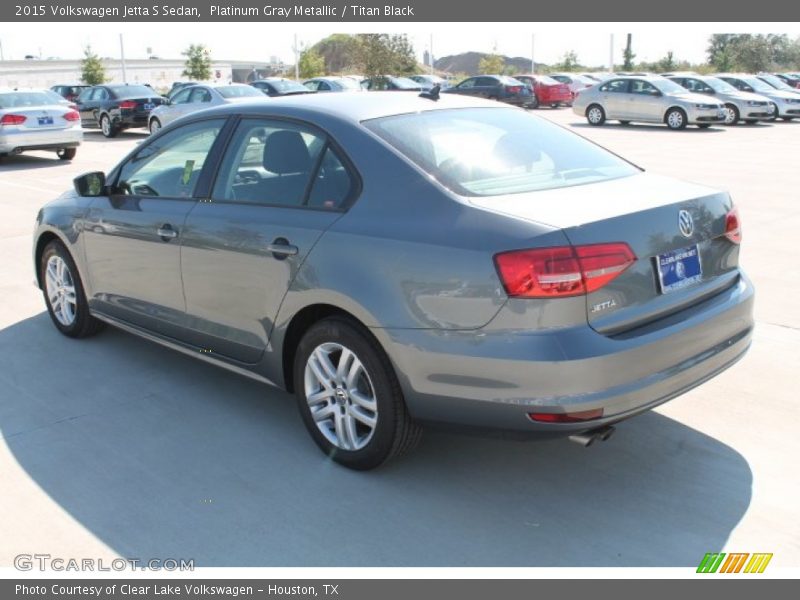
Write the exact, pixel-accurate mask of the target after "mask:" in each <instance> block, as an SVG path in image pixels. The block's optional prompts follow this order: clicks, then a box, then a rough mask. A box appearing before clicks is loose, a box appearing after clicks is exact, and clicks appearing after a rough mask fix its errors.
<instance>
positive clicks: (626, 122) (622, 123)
mask: <svg viewBox="0 0 800 600" xmlns="http://www.w3.org/2000/svg"><path fill="white" fill-rule="evenodd" d="M619 124H620V125H630V124H631V122H630V121H620V122H619Z"/></svg>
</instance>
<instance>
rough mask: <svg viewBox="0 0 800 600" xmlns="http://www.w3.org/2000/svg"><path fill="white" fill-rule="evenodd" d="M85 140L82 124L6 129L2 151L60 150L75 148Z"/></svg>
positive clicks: (0, 144) (1, 137)
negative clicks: (37, 128) (50, 127)
mask: <svg viewBox="0 0 800 600" xmlns="http://www.w3.org/2000/svg"><path fill="white" fill-rule="evenodd" d="M82 140H83V131H82V130H81V126H80V124H78V125H76V126H74V127H70V128H68V129H58V130H44V131H20V132H11V131H5V132H3V133H0V153H2V154H7V153H12V152H25V151H26V150H58V149H60V148H74V147H75V146H78V145H80V143H81V141H82Z"/></svg>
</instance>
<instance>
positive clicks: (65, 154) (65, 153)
mask: <svg viewBox="0 0 800 600" xmlns="http://www.w3.org/2000/svg"><path fill="white" fill-rule="evenodd" d="M77 153H78V149H77V148H61V149H59V150H57V151H56V154H57V155H58V158H60V159H61V160H72V159H73V158H75V155H76V154H77Z"/></svg>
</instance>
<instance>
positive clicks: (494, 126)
mask: <svg viewBox="0 0 800 600" xmlns="http://www.w3.org/2000/svg"><path fill="white" fill-rule="evenodd" d="M363 124H364V126H366V127H367V128H368V129H370V130H371V131H373V132H374V133H375V134H377V135H378V136H379V137H381V138H382V139H383V140H385V141H386V142H387V143H388V144H389V145H391V146H393V147H394V148H396V149H397V150H398V151H399V152H401V153H402V154H404V155H405V156H407V157H408V158H409V159H410V160H411V161H413V162H414V163H416V164H417V165H418V166H419V167H420V168H421V169H422V170H424V171H425V172H426V173H428V174H430V175H431V176H432V177H434V178H436V179H437V180H438V181H439V182H440V183H442V184H443V185H444V186H445V187H448V188H449V189H451V190H452V191H454V192H455V193H457V194H460V195H463V196H498V195H502V194H514V193H522V192H531V191H536V190H545V189H554V188H562V187H570V186H574V185H580V184H584V183H591V182H597V181H606V180H609V179H616V178H619V177H626V176H629V175H633V174H635V173H638V172H639V171H638V169H637V168H636V167H634V166H632V165H631V164H630V163H627V162H625V161H624V160H622V159H621V158H619V157H617V156H615V155H613V154H611V153H610V152H608V151H607V150H604V149H603V148H600V147H599V146H596V145H595V144H592V143H591V142H589V141H587V140H585V139H583V138H581V137H580V136H577V135H575V134H573V133H571V132H569V131H566V130H564V129H563V128H561V127H559V126H557V125H555V124H553V123H551V122H549V121H547V120H545V119H540V118H537V117H534V116H533V115H530V114H528V113H526V112H524V111H521V110H517V109H513V108H467V109H445V110H430V111H426V112H421V113H412V114H406V115H396V116H392V117H383V118H379V119H371V120H368V121H364V122H363Z"/></svg>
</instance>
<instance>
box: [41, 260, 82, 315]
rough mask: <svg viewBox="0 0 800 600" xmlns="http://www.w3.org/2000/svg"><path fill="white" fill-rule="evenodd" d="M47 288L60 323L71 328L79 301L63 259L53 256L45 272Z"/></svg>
mask: <svg viewBox="0 0 800 600" xmlns="http://www.w3.org/2000/svg"><path fill="white" fill-rule="evenodd" d="M45 286H46V289H47V297H48V298H49V300H50V307H51V308H52V309H53V314H54V315H55V317H56V319H57V320H58V322H59V323H61V324H62V325H64V326H65V327H69V326H70V325H72V323H73V322H74V321H75V315H76V314H77V304H78V299H77V296H76V295H75V282H74V280H73V279H72V273H70V271H69V267H68V266H67V263H66V262H65V261H64V259H63V258H61V257H60V256H51V257H50V258H49V259H48V261H47V268H46V270H45Z"/></svg>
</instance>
